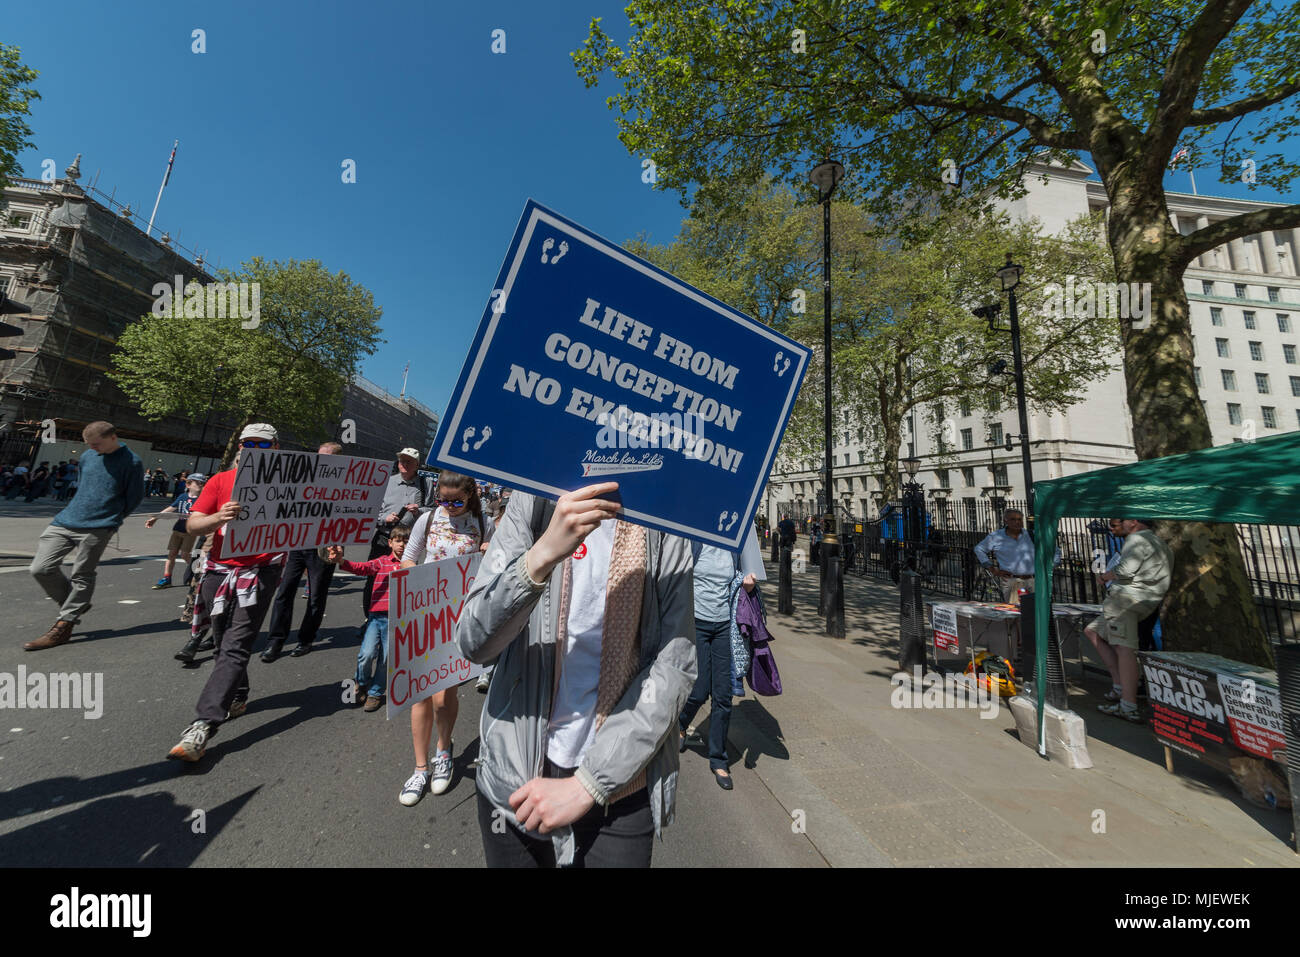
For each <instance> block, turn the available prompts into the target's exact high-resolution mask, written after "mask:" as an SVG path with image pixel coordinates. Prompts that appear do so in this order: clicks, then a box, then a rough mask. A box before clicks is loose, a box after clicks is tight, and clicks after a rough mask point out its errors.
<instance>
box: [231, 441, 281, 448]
mask: <svg viewBox="0 0 1300 957" xmlns="http://www.w3.org/2000/svg"><path fill="white" fill-rule="evenodd" d="M239 444H240V445H241V446H242V447H244V448H246V449H269V448H270V447H271V446H272V445H273V444H274V443H273V442H272V441H271V440H270V439H244V441H243V442H240V443H239Z"/></svg>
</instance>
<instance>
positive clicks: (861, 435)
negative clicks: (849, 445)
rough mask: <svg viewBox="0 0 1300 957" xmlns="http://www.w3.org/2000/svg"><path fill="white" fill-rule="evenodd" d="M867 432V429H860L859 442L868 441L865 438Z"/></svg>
mask: <svg viewBox="0 0 1300 957" xmlns="http://www.w3.org/2000/svg"><path fill="white" fill-rule="evenodd" d="M866 432H867V430H866V429H858V441H859V442H864V441H866V439H865V438H864V436H865V435H866Z"/></svg>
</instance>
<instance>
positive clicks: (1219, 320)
mask: <svg viewBox="0 0 1300 957" xmlns="http://www.w3.org/2000/svg"><path fill="white" fill-rule="evenodd" d="M1210 324H1211V325H1215V326H1221V325H1223V310H1222V309H1220V308H1219V307H1218V306H1211V307H1210Z"/></svg>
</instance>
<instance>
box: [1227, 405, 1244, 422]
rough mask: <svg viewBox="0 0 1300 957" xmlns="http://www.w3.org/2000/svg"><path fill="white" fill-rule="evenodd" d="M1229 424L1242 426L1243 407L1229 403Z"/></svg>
mask: <svg viewBox="0 0 1300 957" xmlns="http://www.w3.org/2000/svg"><path fill="white" fill-rule="evenodd" d="M1228 424H1229V425H1241V406H1240V405H1238V404H1237V403H1236V402H1229V403H1228Z"/></svg>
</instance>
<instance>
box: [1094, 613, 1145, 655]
mask: <svg viewBox="0 0 1300 957" xmlns="http://www.w3.org/2000/svg"><path fill="white" fill-rule="evenodd" d="M1144 617H1145V616H1144ZM1138 620H1139V619H1138V618H1137V617H1136V616H1135V615H1132V614H1125V615H1120V616H1119V617H1118V618H1107V617H1106V616H1105V615H1101V616H1099V617H1098V618H1096V619H1094V620H1093V622H1092V624H1091V625H1089V626H1088V627H1089V628H1091V629H1092V630H1093V631H1095V632H1096V633H1097V634H1098V636H1100V637H1101V639H1102V640H1103V641H1105V642H1106V644H1108V645H1112V646H1118V647H1120V648H1131V649H1132V650H1133V651H1137V650H1138Z"/></svg>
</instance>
